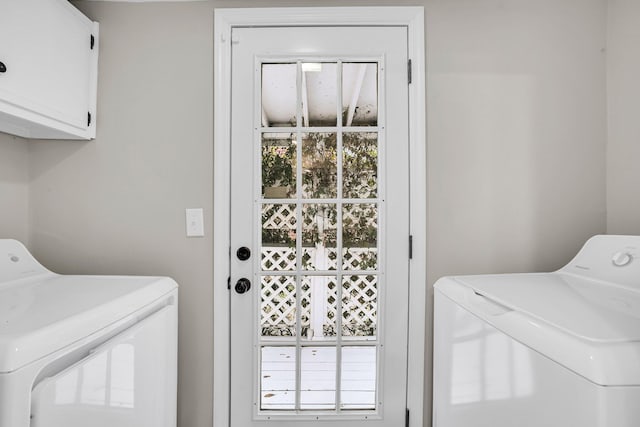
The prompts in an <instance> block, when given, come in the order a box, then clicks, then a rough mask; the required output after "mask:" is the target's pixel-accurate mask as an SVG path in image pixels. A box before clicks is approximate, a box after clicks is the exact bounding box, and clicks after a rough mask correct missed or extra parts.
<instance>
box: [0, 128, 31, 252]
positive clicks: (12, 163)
mask: <svg viewBox="0 0 640 427" xmlns="http://www.w3.org/2000/svg"><path fill="white" fill-rule="evenodd" d="M28 147H29V145H28V142H27V141H26V140H24V139H22V138H18V137H15V136H11V135H7V134H4V133H0V238H5V239H6V238H11V239H18V240H20V241H21V242H23V243H24V244H28V243H29V151H28Z"/></svg>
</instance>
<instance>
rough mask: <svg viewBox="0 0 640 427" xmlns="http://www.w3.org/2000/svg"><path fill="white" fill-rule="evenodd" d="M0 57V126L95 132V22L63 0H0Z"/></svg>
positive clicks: (58, 135) (79, 135)
mask: <svg viewBox="0 0 640 427" xmlns="http://www.w3.org/2000/svg"><path fill="white" fill-rule="evenodd" d="M0 62H1V63H2V64H0V131H2V132H6V133H10V134H14V135H19V136H22V137H25V138H43V139H91V138H94V137H95V134H96V125H95V122H96V120H95V117H96V92H97V82H98V79H97V77H98V23H97V22H92V21H91V20H89V19H88V18H87V17H86V16H84V15H83V14H82V13H81V12H80V11H79V10H77V9H76V8H75V7H73V6H72V5H71V4H70V3H69V2H68V1H67V0H1V1H0Z"/></svg>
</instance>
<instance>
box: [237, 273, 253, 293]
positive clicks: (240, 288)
mask: <svg viewBox="0 0 640 427" xmlns="http://www.w3.org/2000/svg"><path fill="white" fill-rule="evenodd" d="M235 288H236V292H237V293H239V294H244V293H245V292H247V291H248V290H249V289H251V280H249V279H247V278H244V277H243V278H242V279H238V281H237V282H236V286H235Z"/></svg>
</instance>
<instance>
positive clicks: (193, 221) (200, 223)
mask: <svg viewBox="0 0 640 427" xmlns="http://www.w3.org/2000/svg"><path fill="white" fill-rule="evenodd" d="M185 214H186V220H187V237H203V236H204V216H203V212H202V208H196V209H186V211H185Z"/></svg>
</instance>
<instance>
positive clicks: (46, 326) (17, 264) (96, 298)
mask: <svg viewBox="0 0 640 427" xmlns="http://www.w3.org/2000/svg"><path fill="white" fill-rule="evenodd" d="M3 250H4V251H5V253H2V251H3ZM7 252H10V253H11V254H12V255H11V256H12V257H13V260H11V259H10V258H11V256H6V255H7ZM3 256H5V257H6V258H7V259H8V261H7V262H8V263H9V264H7V265H2V263H1V262H0V267H2V268H4V275H2V276H1V277H2V278H3V279H5V280H4V281H3V282H0V373H8V372H13V371H15V370H17V369H20V368H21V367H24V366H26V365H28V364H29V363H31V362H34V361H36V360H38V359H40V358H42V357H45V356H47V355H49V354H51V353H53V352H55V351H58V350H60V349H63V348H65V347H67V346H68V345H70V344H73V343H74V342H76V341H78V340H81V339H83V338H86V337H88V336H89V335H91V334H93V333H95V332H98V331H100V330H101V329H103V328H105V327H107V326H109V325H111V324H113V323H116V322H118V321H119V320H121V319H124V318H126V317H128V316H129V315H131V314H132V313H134V312H136V311H138V310H140V309H142V308H144V307H145V306H147V305H148V304H151V303H152V302H154V301H156V300H158V299H160V298H162V297H163V296H165V295H167V294H169V293H170V292H172V291H174V290H175V289H176V288H177V284H176V282H175V281H173V280H172V279H170V278H167V277H141V276H140V277H138V276H65V275H58V274H55V273H52V272H50V271H48V270H46V269H45V268H44V267H42V266H41V265H40V264H38V263H37V261H35V260H34V259H33V257H32V256H31V255H30V254H29V253H28V252H27V250H26V249H25V248H24V246H22V245H21V244H19V242H16V241H15V240H14V241H8V240H0V257H3ZM22 263H24V264H22ZM8 270H11V272H10V273H7V271H8ZM7 279H10V280H7Z"/></svg>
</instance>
